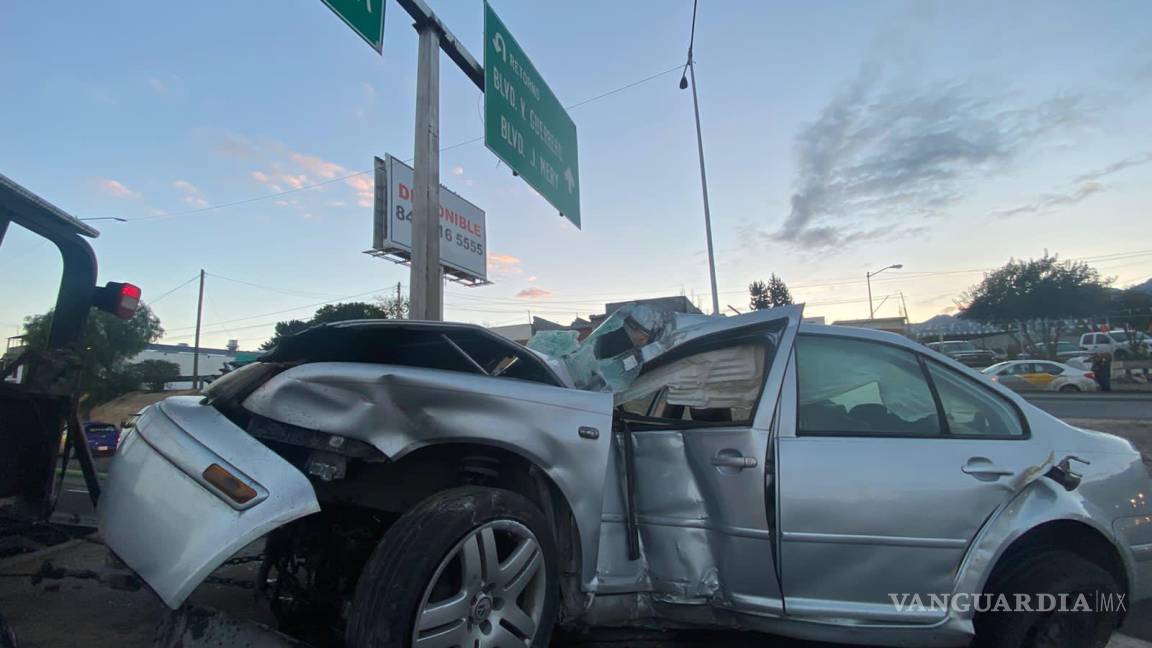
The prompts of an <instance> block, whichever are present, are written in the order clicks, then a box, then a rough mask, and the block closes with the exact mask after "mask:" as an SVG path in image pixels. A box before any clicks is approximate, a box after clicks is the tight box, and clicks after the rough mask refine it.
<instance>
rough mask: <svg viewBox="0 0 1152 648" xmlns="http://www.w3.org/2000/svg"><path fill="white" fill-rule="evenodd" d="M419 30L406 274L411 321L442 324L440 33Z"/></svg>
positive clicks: (428, 25)
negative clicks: (409, 250) (409, 249)
mask: <svg viewBox="0 0 1152 648" xmlns="http://www.w3.org/2000/svg"><path fill="white" fill-rule="evenodd" d="M419 29H420V51H419V58H418V61H417V64H416V142H415V154H416V155H415V160H414V161H413V168H414V170H415V172H414V174H413V185H415V186H414V187H413V195H412V274H411V282H410V284H409V285H410V290H411V293H410V299H411V304H412V306H411V308H412V314H411V318H412V319H415V320H442V319H443V318H444V307H443V306H444V293H443V288H442V286H441V282H440V273H441V269H440V34H439V32H438V31H437V27H436V24H435V23H434V22H433V21H425V22H424V23H423V24H422V25H420V27H419Z"/></svg>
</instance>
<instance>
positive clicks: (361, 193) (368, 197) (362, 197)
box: [344, 174, 376, 207]
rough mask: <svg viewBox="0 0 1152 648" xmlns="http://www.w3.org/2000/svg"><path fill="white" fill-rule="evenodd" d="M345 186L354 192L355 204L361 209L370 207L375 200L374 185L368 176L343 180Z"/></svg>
mask: <svg viewBox="0 0 1152 648" xmlns="http://www.w3.org/2000/svg"><path fill="white" fill-rule="evenodd" d="M344 182H345V184H347V185H348V186H349V187H352V188H353V189H355V190H356V204H357V205H360V206H361V207H371V206H372V203H373V202H374V201H375V200H376V183H375V181H374V180H372V179H371V178H369V177H368V174H360V175H355V176H352V177H351V178H348V179H346V180H344Z"/></svg>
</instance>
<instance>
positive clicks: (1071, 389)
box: [1060, 385, 1080, 392]
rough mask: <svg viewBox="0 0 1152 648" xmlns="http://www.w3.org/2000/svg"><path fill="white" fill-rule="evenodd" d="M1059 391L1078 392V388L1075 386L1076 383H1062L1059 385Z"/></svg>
mask: <svg viewBox="0 0 1152 648" xmlns="http://www.w3.org/2000/svg"><path fill="white" fill-rule="evenodd" d="M1060 391H1062V392H1078V391H1080V388H1079V387H1077V386H1076V385H1062V386H1061V387H1060Z"/></svg>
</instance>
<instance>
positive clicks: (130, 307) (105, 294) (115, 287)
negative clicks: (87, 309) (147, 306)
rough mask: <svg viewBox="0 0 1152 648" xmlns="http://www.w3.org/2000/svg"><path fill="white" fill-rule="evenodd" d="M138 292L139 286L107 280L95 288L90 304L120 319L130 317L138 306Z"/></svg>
mask: <svg viewBox="0 0 1152 648" xmlns="http://www.w3.org/2000/svg"><path fill="white" fill-rule="evenodd" d="M140 294H141V292H140V287H139V286H136V285H134V284H130V283H125V282H119V281H109V282H108V283H107V284H105V286H104V287H103V288H97V289H96V295H95V297H94V299H93V300H92V305H93V306H95V307H96V308H99V309H100V310H102V311H105V312H108V313H112V314H113V315H115V316H116V317H119V318H120V319H125V320H127V319H132V316H134V315H135V314H136V309H137V308H139V307H140Z"/></svg>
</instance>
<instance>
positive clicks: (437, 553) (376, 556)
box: [346, 487, 559, 648]
mask: <svg viewBox="0 0 1152 648" xmlns="http://www.w3.org/2000/svg"><path fill="white" fill-rule="evenodd" d="M533 543H534V544H533ZM489 551H491V552H492V553H494V554H495V556H496V560H495V561H490V560H488V559H486V558H487V554H488V553H489ZM521 563H522V564H521ZM558 565H559V561H558V559H557V549H556V541H555V539H554V537H553V532H552V528H551V526H550V525H549V524H548V522H547V520H546V518H545V517H544V514H543V513H541V512H540V510H539V509H538V508H536V506H534V505H533V504H532V503H531V502H530V501H528V500H527V499H526V498H524V497H523V496H521V495H518V494H516V493H513V492H511V491H506V490H500V489H495V488H480V487H464V488H456V489H452V490H449V491H444V492H442V493H438V494H436V495H434V496H432V497H430V498H428V499H426V500H424V501H423V502H421V503H420V504H418V505H417V506H416V507H415V508H413V509H412V510H411V511H409V512H407V513H405V514H404V515H403V516H402V517H401V518H400V519H399V520H397V522H396V523H395V524H394V525H393V526H392V528H390V529H389V530H388V532H387V533H386V534H385V535H384V538H383V539H382V540H381V541H380V543H379V545H377V547H376V550H375V551H374V552H373V553H372V556H371V557H370V558H369V559H368V562H367V564H366V565H365V567H364V569H363V571H362V572H361V573H360V578H359V581H358V583H357V585H356V593H355V596H354V597H353V600H352V606H351V610H350V615H349V619H348V631H347V636H346V641H347V645H348V646H352V647H354V648H392V647H396V648H399V647H401V646H410V645H419V643H418V641H417V640H418V639H426V638H429V637H431V636H432V635H437V636H439V635H442V634H449V633H456V636H457V637H459V640H458V641H455V642H454V643H459V644H460V645H463V646H468V647H469V648H471V647H472V646H473V645H502V644H507V643H517V641H518V642H519V645H523V642H524V640H525V639H526V638H527V635H529V633H528V632H526V630H527V629H528V628H529V626H531V632H530V636H531V643H530V645H532V646H538V647H544V646H547V645H548V640H549V638H550V636H551V634H552V626H553V624H554V622H555V619H556V610H557V606H558V604H559V585H558V583H559V580H558V579H559V567H558ZM541 579H542V581H541ZM418 618H419V619H423V620H424V623H423V624H418V623H417V619H418ZM421 625H423V626H424V627H421ZM418 633H419V634H418ZM501 637H503V638H504V640H503V641H502V640H501ZM477 640H479V641H477Z"/></svg>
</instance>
